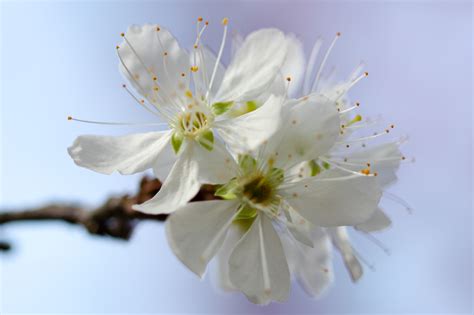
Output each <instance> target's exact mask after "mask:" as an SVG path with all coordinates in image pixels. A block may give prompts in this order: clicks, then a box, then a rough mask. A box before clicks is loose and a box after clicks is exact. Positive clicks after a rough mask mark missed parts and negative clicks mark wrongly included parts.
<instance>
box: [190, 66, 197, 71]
mask: <svg viewBox="0 0 474 315" xmlns="http://www.w3.org/2000/svg"><path fill="white" fill-rule="evenodd" d="M198 69H199V68H198V66H191V71H192V72H197V71H198Z"/></svg>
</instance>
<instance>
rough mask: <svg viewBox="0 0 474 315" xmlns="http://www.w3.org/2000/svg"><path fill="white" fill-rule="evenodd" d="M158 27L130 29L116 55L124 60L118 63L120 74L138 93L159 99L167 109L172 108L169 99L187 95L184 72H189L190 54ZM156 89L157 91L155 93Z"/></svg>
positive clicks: (171, 36)
mask: <svg viewBox="0 0 474 315" xmlns="http://www.w3.org/2000/svg"><path fill="white" fill-rule="evenodd" d="M157 27H159V26H158V25H151V24H146V25H143V26H139V25H132V26H130V27H129V28H128V30H127V32H126V33H125V38H124V41H122V43H121V44H120V46H119V49H118V50H117V52H118V54H119V56H120V57H121V58H122V61H123V64H122V62H120V63H119V68H120V71H121V72H122V74H123V75H124V76H125V78H127V79H128V81H129V82H130V83H131V84H132V85H133V86H134V88H135V89H136V90H137V92H138V93H140V94H141V95H142V96H143V97H145V98H148V99H149V100H153V99H157V104H159V105H162V106H164V105H170V104H169V102H170V99H175V98H176V95H177V94H180V95H181V94H183V95H184V89H182V88H180V85H181V84H180V83H182V82H184V79H183V78H182V77H181V73H188V71H189V67H190V64H189V59H188V54H187V52H186V51H185V50H184V49H182V48H181V47H180V46H179V44H178V42H177V41H176V39H175V38H174V37H173V35H171V33H170V32H169V31H168V30H166V29H164V28H162V27H160V31H157ZM158 38H159V40H158ZM125 39H126V40H125ZM127 41H128V43H127ZM160 41H161V43H160ZM165 53H166V56H165ZM165 65H166V66H165ZM153 77H156V78H157V80H156V81H154V80H153ZM157 86H158V87H159V91H158V92H156V91H154V90H153V89H154V88H155V87H157ZM157 95H158V96H159V97H160V98H161V100H164V102H161V100H160V99H158V98H157V97H156V96H157Z"/></svg>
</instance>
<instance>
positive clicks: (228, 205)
mask: <svg viewBox="0 0 474 315" xmlns="http://www.w3.org/2000/svg"><path fill="white" fill-rule="evenodd" d="M237 206H238V202H237V201H229V200H212V201H198V202H191V203H189V204H187V205H186V206H184V207H182V208H180V209H178V210H177V211H175V212H174V213H173V214H171V215H170V217H169V218H168V219H167V221H166V235H167V237H168V242H169V244H170V247H171V249H172V250H173V252H174V253H175V255H176V256H177V257H178V258H179V259H180V260H181V261H182V262H183V263H184V264H185V265H186V266H187V267H188V268H189V269H190V270H191V271H193V272H194V273H196V274H197V275H198V276H200V277H202V275H203V274H204V272H205V271H206V266H207V264H208V262H209V260H211V258H212V257H214V255H215V254H216V252H217V251H218V250H219V248H220V247H221V245H222V243H223V242H224V239H225V236H226V232H227V229H228V228H229V226H230V224H232V220H233V218H234V216H235V215H236V213H237V211H236V209H237Z"/></svg>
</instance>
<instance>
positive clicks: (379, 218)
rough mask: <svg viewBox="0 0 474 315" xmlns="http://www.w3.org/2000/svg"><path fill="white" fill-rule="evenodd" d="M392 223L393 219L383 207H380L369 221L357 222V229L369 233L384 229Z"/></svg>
mask: <svg viewBox="0 0 474 315" xmlns="http://www.w3.org/2000/svg"><path fill="white" fill-rule="evenodd" d="M391 224H392V220H390V218H389V217H388V216H387V215H386V214H385V212H383V210H382V209H380V208H378V209H377V211H375V212H374V214H372V216H371V217H370V218H369V219H368V220H367V221H365V222H363V223H360V224H357V225H356V226H355V229H356V230H359V231H363V232H368V233H369V232H376V231H381V230H384V229H386V228H388V227H389V226H390V225H391Z"/></svg>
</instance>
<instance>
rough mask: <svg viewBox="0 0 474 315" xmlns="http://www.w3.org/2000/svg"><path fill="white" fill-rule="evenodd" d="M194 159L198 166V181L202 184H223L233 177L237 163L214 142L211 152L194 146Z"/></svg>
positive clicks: (219, 143)
mask: <svg viewBox="0 0 474 315" xmlns="http://www.w3.org/2000/svg"><path fill="white" fill-rule="evenodd" d="M194 146H195V148H194V158H195V159H196V161H197V163H198V165H199V172H198V181H199V182H200V183H202V184H223V183H226V182H228V181H229V180H230V179H231V178H232V177H234V176H235V174H236V172H237V171H238V166H237V163H236V162H235V161H234V158H233V157H232V155H230V153H229V151H228V150H227V149H226V148H225V147H224V145H223V144H222V143H221V141H218V140H216V141H215V142H214V147H213V149H212V151H209V150H207V149H205V148H203V147H202V146H200V145H198V144H194Z"/></svg>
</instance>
